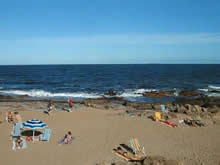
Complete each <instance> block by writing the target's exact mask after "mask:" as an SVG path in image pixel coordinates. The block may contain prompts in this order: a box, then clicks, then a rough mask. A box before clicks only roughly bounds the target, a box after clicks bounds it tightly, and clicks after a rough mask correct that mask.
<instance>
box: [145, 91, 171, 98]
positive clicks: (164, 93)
mask: <svg viewBox="0 0 220 165" xmlns="http://www.w3.org/2000/svg"><path fill="white" fill-rule="evenodd" d="M173 95H174V92H173V91H160V92H145V93H143V96H148V97H166V96H173Z"/></svg>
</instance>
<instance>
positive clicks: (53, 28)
mask: <svg viewBox="0 0 220 165" xmlns="http://www.w3.org/2000/svg"><path fill="white" fill-rule="evenodd" d="M0 20H1V21H0V58H1V60H0V65H5V64H6V65H7V64H130V63H135V64H139V63H220V1H219V0H62V1H61V0H59V1H57V0H53V1H52V0H51V1H50V0H7V1H1V2H0Z"/></svg>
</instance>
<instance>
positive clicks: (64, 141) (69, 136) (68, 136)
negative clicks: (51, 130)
mask: <svg viewBox="0 0 220 165" xmlns="http://www.w3.org/2000/svg"><path fill="white" fill-rule="evenodd" d="M72 140H73V137H72V133H71V132H70V131H69V132H67V134H65V135H64V138H63V139H62V140H61V141H60V142H59V144H60V145H61V144H70V143H71V142H72Z"/></svg>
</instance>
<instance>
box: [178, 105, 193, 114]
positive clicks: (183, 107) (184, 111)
mask: <svg viewBox="0 0 220 165" xmlns="http://www.w3.org/2000/svg"><path fill="white" fill-rule="evenodd" d="M178 112H180V113H191V111H189V110H188V109H186V108H185V106H184V105H179V107H178Z"/></svg>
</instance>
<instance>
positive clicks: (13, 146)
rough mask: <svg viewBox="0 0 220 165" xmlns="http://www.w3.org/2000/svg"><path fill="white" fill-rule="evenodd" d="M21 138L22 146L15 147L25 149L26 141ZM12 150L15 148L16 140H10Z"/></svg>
mask: <svg viewBox="0 0 220 165" xmlns="http://www.w3.org/2000/svg"><path fill="white" fill-rule="evenodd" d="M22 140H23V146H22V148H21V147H18V148H17V149H25V148H27V142H26V140H25V139H22ZM12 150H16V142H15V140H13V141H12Z"/></svg>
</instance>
